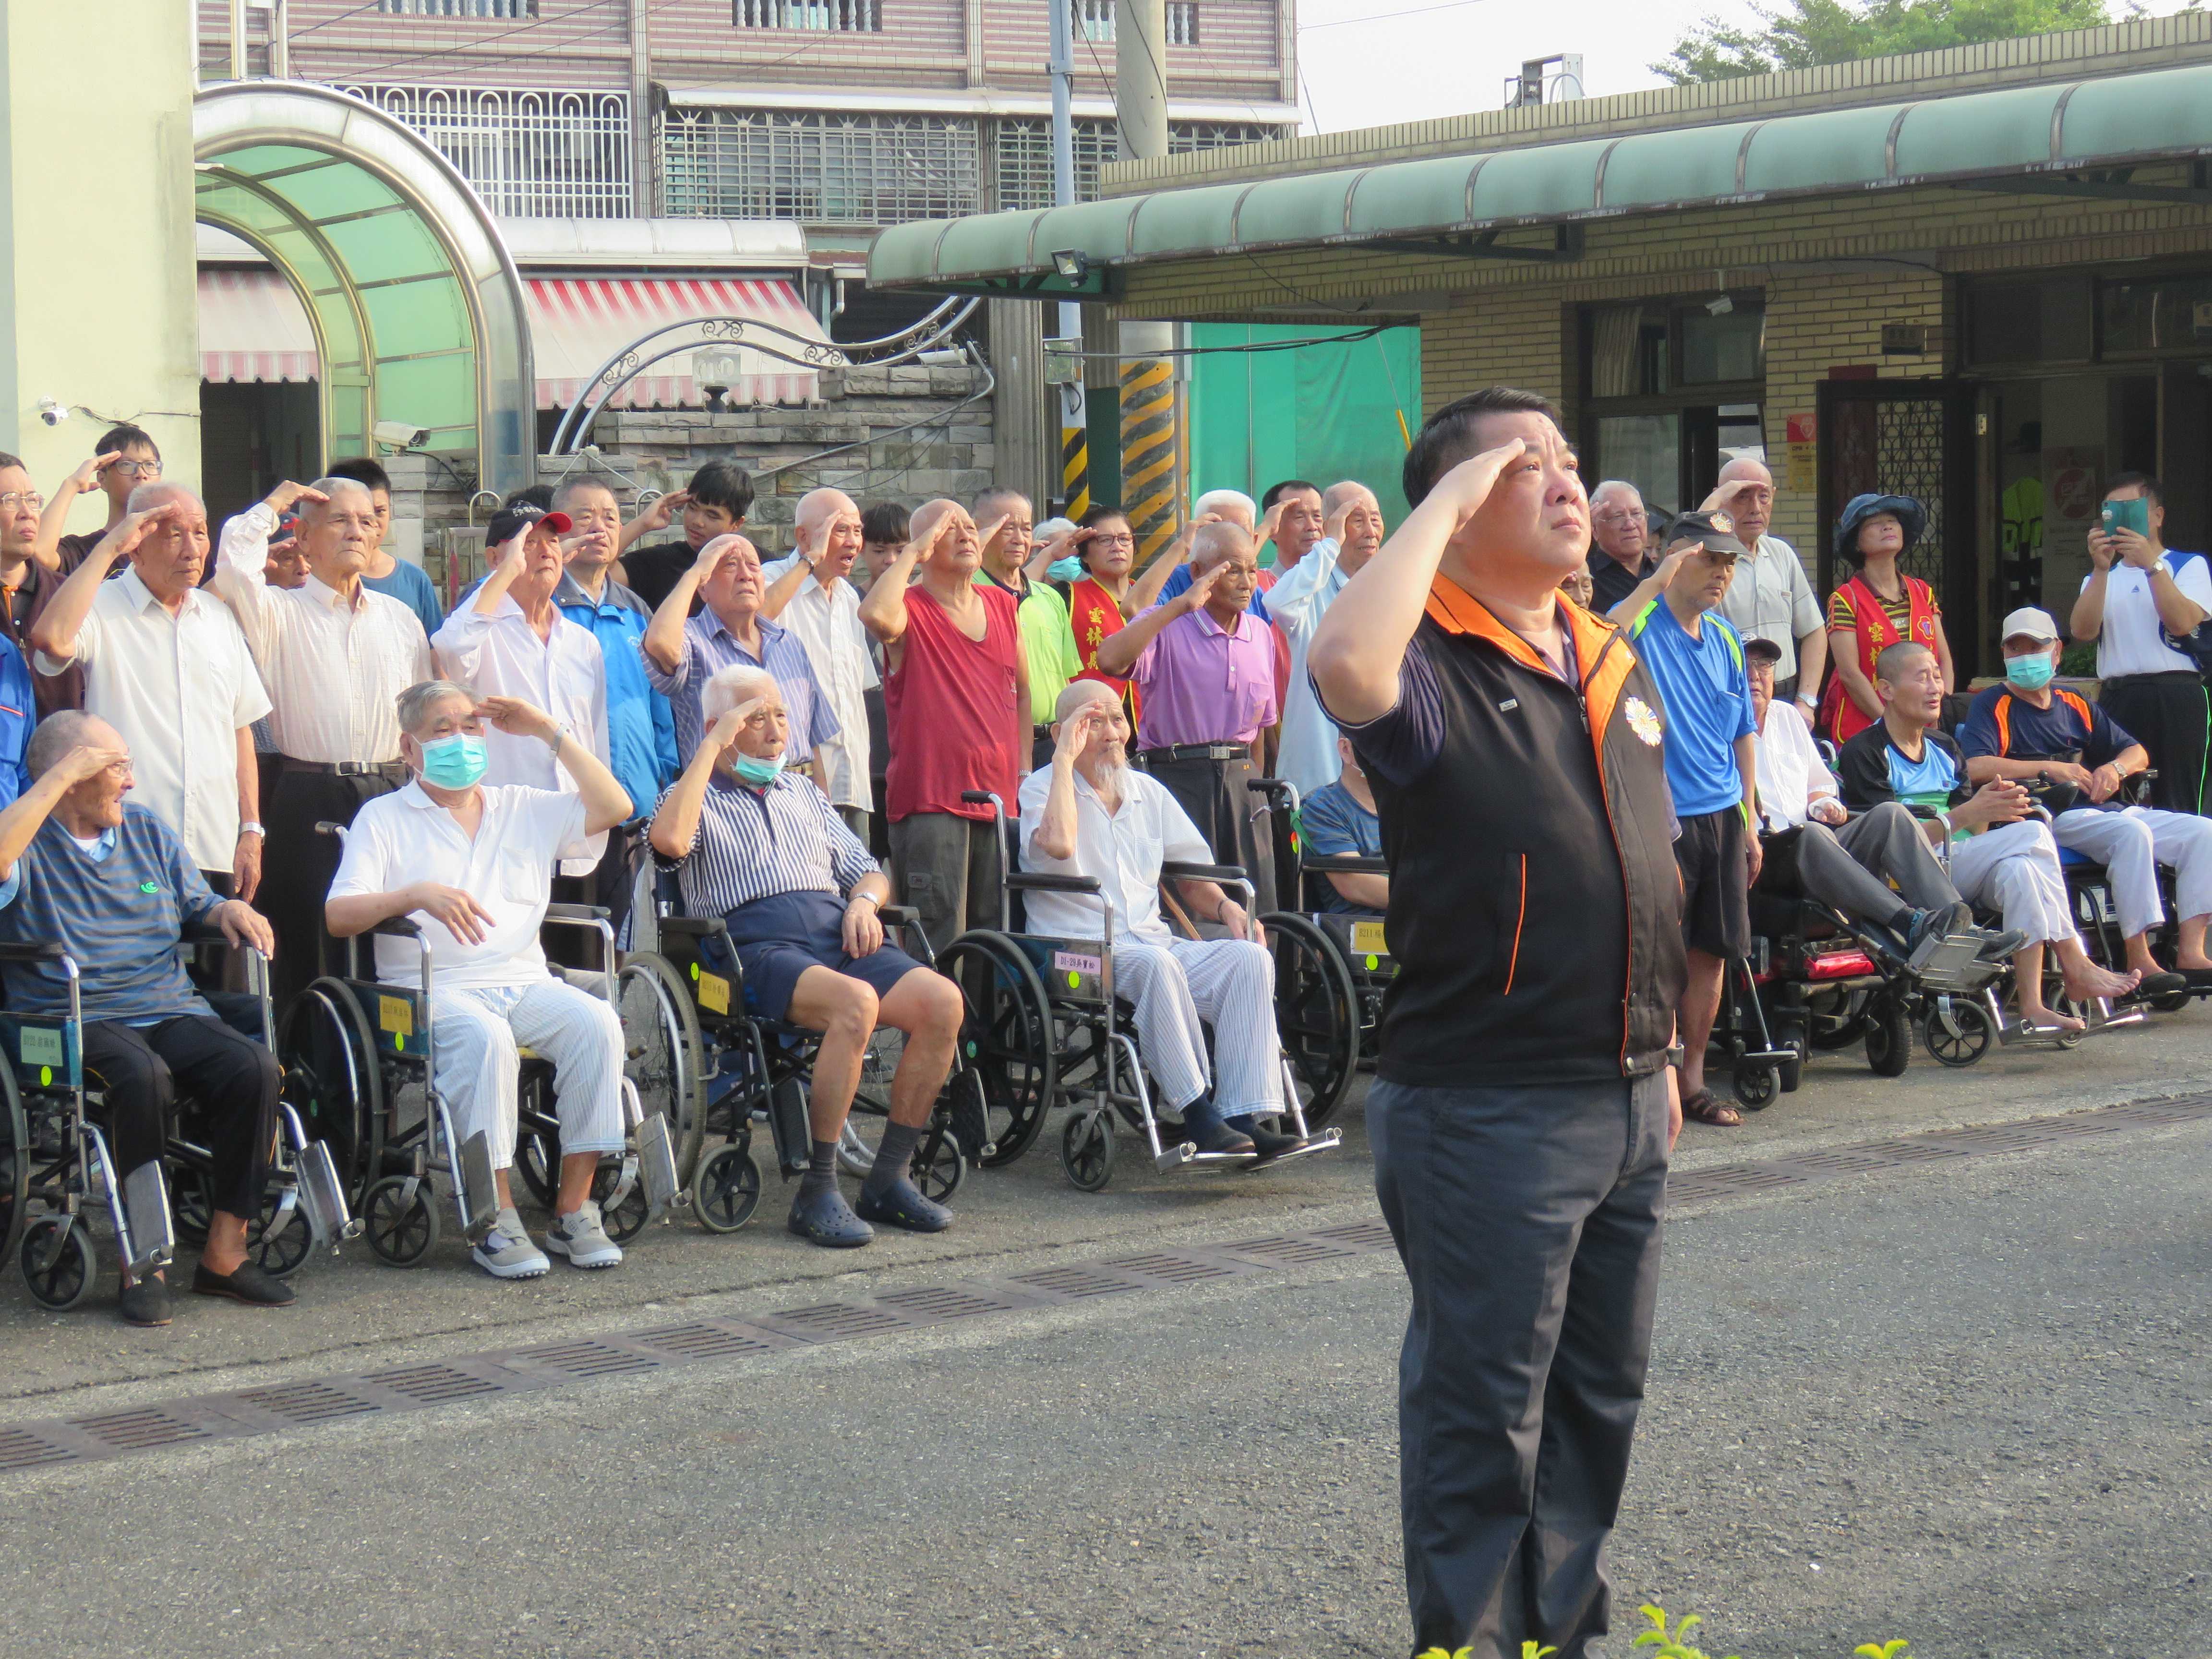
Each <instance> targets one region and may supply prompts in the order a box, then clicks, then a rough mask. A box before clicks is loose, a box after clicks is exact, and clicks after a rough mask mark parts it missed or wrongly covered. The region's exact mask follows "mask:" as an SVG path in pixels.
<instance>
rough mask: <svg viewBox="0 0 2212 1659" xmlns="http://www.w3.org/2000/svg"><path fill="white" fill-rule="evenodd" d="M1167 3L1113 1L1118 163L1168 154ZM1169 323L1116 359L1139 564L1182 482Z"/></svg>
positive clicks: (1124, 481) (1176, 509) (1133, 334)
mask: <svg viewBox="0 0 2212 1659" xmlns="http://www.w3.org/2000/svg"><path fill="white" fill-rule="evenodd" d="M1167 23H1168V15H1167V0H1115V8H1114V103H1115V110H1116V112H1118V114H1119V115H1120V118H1121V159H1122V160H1123V161H1156V160H1158V159H1160V158H1163V157H1164V156H1165V155H1167V153H1168V75H1167V62H1168V58H1167V52H1168V46H1167V37H1168V27H1167ZM1174 344H1175V325H1174V324H1172V323H1124V324H1122V325H1121V506H1122V507H1123V508H1124V509H1125V510H1126V511H1127V513H1128V516H1129V527H1130V529H1132V530H1133V531H1134V532H1136V537H1137V563H1138V565H1139V566H1140V567H1141V566H1142V565H1144V564H1145V563H1146V562H1149V561H1150V560H1151V559H1152V557H1153V556H1155V555H1157V554H1158V552H1159V551H1160V550H1162V549H1164V547H1166V546H1167V544H1169V542H1170V541H1171V540H1173V539H1174V538H1175V533H1176V520H1178V519H1179V518H1180V517H1181V510H1182V476H1181V474H1182V466H1181V460H1182V441H1181V439H1180V435H1179V430H1178V428H1179V427H1180V425H1181V422H1179V421H1178V419H1177V418H1176V416H1177V410H1176V376H1175V362H1174V359H1173V358H1171V357H1170V356H1168V355H1167V353H1168V351H1169V349H1170V348H1171V347H1172V346H1173V345H1174Z"/></svg>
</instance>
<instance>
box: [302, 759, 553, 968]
mask: <svg viewBox="0 0 2212 1659" xmlns="http://www.w3.org/2000/svg"><path fill="white" fill-rule="evenodd" d="M483 803H484V805H483V822H482V823H478V824H477V833H476V837H475V839H474V840H471V839H470V837H469V836H466V835H465V834H464V833H463V832H462V829H461V826H460V824H459V823H458V822H457V821H456V820H455V819H454V817H453V814H452V813H451V812H449V811H447V810H446V809H445V808H444V807H442V806H441V805H438V803H437V802H435V801H434V800H432V799H430V798H429V796H428V795H426V794H424V793H422V784H421V783H420V782H419V781H417V782H413V783H410V784H409V785H408V786H407V787H405V788H404V789H400V790H398V791H395V792H394V793H392V794H389V795H382V796H380V797H378V798H377V799H374V800H373V801H370V802H369V803H368V805H365V806H363V807H362V809H361V811H360V812H359V813H358V814H356V817H355V818H354V821H353V827H352V828H351V829H349V830H348V831H347V832H346V842H345V855H344V856H343V858H341V859H340V860H338V873H337V878H336V879H335V880H333V881H332V882H331V897H332V898H352V897H356V896H361V895H363V894H368V893H390V892H394V891H397V890H398V889H400V888H402V887H406V886H409V885H411V884H413V883H416V882H418V881H430V882H436V883H438V884H440V885H441V886H446V887H458V888H459V889H460V890H461V891H463V892H464V893H466V894H467V895H468V896H470V897H471V899H473V900H475V901H476V904H477V908H478V909H480V910H483V912H485V914H487V915H489V916H490V917H491V918H492V926H491V929H490V932H489V934H488V935H487V936H486V938H485V939H484V942H483V944H481V945H464V944H463V943H462V942H461V941H460V940H459V939H456V938H455V937H454V936H453V932H452V930H451V929H449V928H447V926H446V925H445V924H444V923H443V922H441V921H433V920H432V919H431V918H430V917H429V916H428V915H427V914H425V913H424V912H422V911H420V910H417V911H415V912H413V913H412V914H411V915H410V916H409V918H408V919H409V920H410V921H413V922H414V923H415V924H416V926H417V927H421V928H422V932H423V934H424V936H425V937H427V938H428V940H429V941H430V963H431V967H432V968H433V969H434V970H435V972H436V975H437V983H438V985H439V986H440V987H441V988H453V989H466V988H470V987H475V988H478V989H482V988H484V987H501V986H512V987H526V986H531V985H535V984H537V983H538V982H539V981H542V980H544V979H546V978H548V977H549V976H550V969H548V968H547V967H546V965H545V952H544V950H543V949H542V948H540V946H539V945H538V927H539V926H540V925H541V924H542V923H543V922H544V920H545V906H546V903H547V902H548V899H549V897H550V892H551V887H552V881H553V861H554V859H555V857H556V855H557V854H559V852H560V850H561V848H562V847H564V846H567V845H568V843H569V842H574V841H575V840H576V839H578V838H579V837H580V836H582V834H583V833H584V803H583V800H582V799H581V798H580V797H579V796H577V795H574V794H556V793H553V792H552V791H550V790H545V789H524V788H520V787H515V786H513V785H511V784H510V785H506V786H491V785H487V786H485V787H484V790H483ZM376 976H377V977H378V978H379V979H380V980H382V981H384V982H385V983H386V984H387V985H406V986H410V987H411V986H416V985H419V984H420V983H421V982H422V957H421V953H420V952H419V951H417V949H416V945H415V941H414V940H413V939H378V940H377V941H376Z"/></svg>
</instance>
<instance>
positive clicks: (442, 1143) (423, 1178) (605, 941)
mask: <svg viewBox="0 0 2212 1659" xmlns="http://www.w3.org/2000/svg"><path fill="white" fill-rule="evenodd" d="M316 829H318V831H319V832H320V833H322V834H325V835H337V836H343V833H344V830H343V826H342V825H338V824H335V823H319V824H318V825H317V826H316ZM545 921H546V923H547V924H548V925H550V926H554V927H578V928H583V929H586V930H587V931H592V932H596V933H598V934H599V945H600V949H601V951H602V955H601V956H600V957H599V960H600V961H601V962H602V963H605V964H608V965H607V966H606V967H605V968H603V969H600V970H598V971H589V970H582V969H573V970H567V973H566V975H565V976H566V977H568V979H569V980H570V982H572V983H576V982H579V981H585V982H587V983H588V986H589V988H591V989H592V990H594V991H595V992H597V993H598V994H599V995H601V996H603V997H604V998H605V1000H606V1001H607V1002H608V1004H609V1005H610V1006H611V1007H613V1008H614V1009H615V1011H616V1013H617V1018H618V1019H619V1020H620V1021H621V1023H622V1027H623V1056H624V1065H623V1079H622V1082H621V1091H622V1099H623V1123H624V1125H625V1138H626V1144H625V1146H624V1148H623V1152H621V1153H620V1154H619V1155H615V1154H609V1155H606V1156H605V1157H602V1158H601V1159H600V1160H599V1170H598V1172H597V1174H596V1175H595V1176H593V1178H592V1198H593V1199H594V1200H597V1201H598V1203H599V1208H600V1213H601V1218H602V1221H603V1223H604V1225H605V1228H606V1231H607V1236H608V1237H610V1238H611V1239H613V1240H614V1241H615V1242H616V1243H624V1244H626V1243H629V1241H630V1240H631V1239H633V1238H635V1237H637V1236H638V1234H640V1233H641V1232H642V1231H644V1230H645V1228H646V1227H647V1225H648V1224H649V1223H651V1222H653V1221H654V1220H657V1219H658V1218H659V1217H660V1216H661V1215H662V1214H663V1213H665V1212H666V1211H667V1210H668V1209H669V1208H670V1207H671V1206H680V1205H682V1204H684V1203H686V1202H688V1201H689V1200H688V1198H687V1196H686V1195H685V1194H684V1193H683V1192H682V1190H681V1188H680V1187H679V1185H678V1181H677V1177H676V1166H675V1158H674V1142H673V1139H672V1131H671V1124H672V1123H681V1122H682V1121H684V1119H685V1116H686V1115H687V1114H688V1113H691V1112H693V1111H695V1110H696V1107H695V1106H694V1105H693V1103H691V1101H690V1100H689V1099H688V1098H687V1097H685V1094H684V1091H685V1090H686V1089H687V1088H688V1087H690V1085H691V1084H692V1082H693V1080H694V1079H696V1077H697V1075H698V1073H697V1071H696V1064H695V1063H694V1062H695V1057H696V1048H690V1049H688V1050H687V1048H686V1046H685V1041H686V1037H687V1036H688V1033H687V1032H686V1031H685V1030H684V1027H683V1025H682V1023H681V1019H680V1008H671V1006H670V1004H669V1002H668V1000H667V996H668V989H667V987H669V986H670V985H671V983H673V982H674V981H675V975H674V972H673V970H672V969H670V968H669V967H668V965H667V964H666V963H665V962H660V961H659V960H658V959H657V958H654V957H651V956H650V955H649V954H638V955H633V956H632V957H630V958H629V961H628V962H626V963H623V966H622V967H621V968H620V969H616V968H614V967H613V966H612V965H611V964H613V963H615V961H616V960H617V953H616V951H615V944H614V930H613V928H612V927H611V926H610V925H609V923H608V921H607V912H606V911H605V909H604V908H600V907H599V906H596V905H582V904H555V905H549V906H547V907H546V911H545ZM377 938H386V939H409V940H411V941H413V943H414V945H415V946H416V952H417V959H418V961H419V963H420V977H419V980H418V982H417V983H416V984H415V985H412V986H400V985H387V984H385V983H383V982H382V981H380V980H378V979H377V978H376V977H375V975H374V962H373V961H372V962H370V963H368V971H366V972H364V971H363V963H362V946H363V945H365V944H366V943H367V942H368V941H370V940H373V939H377ZM340 952H341V962H340V971H339V972H337V973H336V974H330V973H325V974H324V975H321V976H319V977H318V978H316V979H315V980H313V981H311V982H310V983H309V984H308V985H307V987H306V988H305V989H303V990H302V991H301V993H300V994H299V995H298V996H296V997H295V998H294V999H293V1000H292V1003H291V1005H290V1006H289V1007H288V1008H287V1009H286V1010H285V1012H284V1019H283V1026H282V1028H281V1030H280V1036H281V1039H282V1046H281V1048H280V1049H279V1053H280V1054H282V1055H283V1058H284V1062H285V1094H286V1098H287V1099H288V1101H289V1102H290V1103H291V1104H292V1107H293V1109H295V1111H296V1112H297V1113H298V1115H300V1117H301V1119H302V1120H303V1121H306V1122H307V1124H309V1125H311V1126H313V1127H314V1129H315V1130H316V1131H317V1133H319V1136H320V1138H321V1139H322V1140H323V1141H325V1143H326V1144H327V1145H328V1146H330V1147H331V1152H332V1156H333V1158H334V1160H335V1163H336V1165H337V1173H338V1176H339V1178H340V1180H341V1182H343V1185H344V1187H345V1188H346V1189H347V1190H348V1191H349V1192H350V1193H351V1194H353V1204H354V1208H355V1210H356V1212H357V1213H358V1214H359V1215H360V1217H361V1219H362V1230H363V1235H364V1237H366V1238H367V1239H368V1247H369V1249H370V1250H371V1251H373V1252H374V1254H375V1255H376V1256H377V1258H378V1259H379V1260H380V1261H384V1262H386V1263H387V1264H388V1265H390V1266H392V1267H417V1266H420V1265H421V1264H422V1262H423V1261H426V1260H427V1259H428V1256H429V1255H430V1252H431V1250H432V1249H434V1248H435V1246H436V1244H437V1243H438V1239H439V1236H440V1233H441V1223H440V1218H439V1206H438V1203H437V1200H436V1192H435V1178H436V1177H439V1176H443V1177H445V1178H446V1179H447V1181H448V1182H450V1183H451V1185H452V1188H453V1204H454V1208H455V1211H456V1213H457V1215H458V1218H459V1222H460V1227H461V1232H462V1236H463V1237H465V1239H466V1240H467V1241H468V1242H469V1243H472V1244H473V1243H480V1242H481V1241H482V1240H483V1237H484V1236H485V1234H486V1233H488V1232H489V1231H490V1230H491V1226H492V1224H493V1222H494V1221H495V1219H496V1218H497V1214H498V1195H497V1183H496V1181H495V1172H494V1171H493V1169H492V1165H491V1150H490V1142H489V1137H488V1136H487V1135H486V1134H485V1133H484V1132H483V1131H482V1130H479V1131H477V1133H475V1134H472V1135H471V1136H470V1137H469V1138H468V1139H467V1140H465V1141H463V1140H461V1139H459V1136H458V1135H457V1134H456V1133H455V1132H454V1128H453V1114H452V1110H451V1109H450V1108H449V1106H448V1105H447V1102H446V1100H445V1098H444V1097H442V1096H441V1094H440V1093H439V1092H438V1091H437V1089H436V1088H435V1085H434V1084H433V1082H432V1079H433V1077H434V1075H435V1065H434V1062H435V1055H436V1052H437V1026H436V1020H435V1016H434V1014H433V1012H432V1006H431V1005H432V995H433V990H434V984H433V975H432V969H431V962H430V943H429V939H428V936H427V935H426V934H425V933H424V932H423V930H422V927H420V926H419V925H418V924H416V922H413V921H409V920H407V919H406V918H404V917H394V918H392V919H391V920H389V921H383V922H380V923H379V924H378V925H377V926H376V927H373V928H371V929H369V930H368V932H366V933H362V934H359V935H357V936H356V937H355V938H353V939H346V940H343V941H342V942H340ZM328 965H329V963H328V959H327V955H326V957H325V963H324V966H325V967H327V966H328ZM555 971H556V973H558V972H562V970H560V969H556V970H555ZM641 1079H643V1081H644V1083H645V1084H646V1085H647V1086H648V1087H650V1088H651V1089H652V1090H653V1109H650V1110H648V1109H647V1108H646V1106H645V1105H644V1103H643V1102H644V1094H643V1092H642V1091H641V1086H640V1081H641ZM560 1170H561V1128H560V1121H559V1119H558V1117H557V1116H556V1115H555V1112H554V1107H553V1066H552V1063H551V1062H550V1061H549V1060H546V1059H544V1057H543V1056H542V1055H539V1054H534V1053H532V1051H531V1050H530V1049H528V1048H524V1049H523V1050H522V1051H521V1055H520V1075H519V1079H518V1084H517V1121H516V1133H515V1146H514V1170H513V1173H514V1174H515V1175H516V1176H520V1178H521V1181H522V1182H523V1184H524V1186H525V1187H526V1188H527V1189H528V1191H529V1192H530V1193H531V1194H532V1196H533V1197H534V1198H535V1199H536V1200H538V1203H539V1204H541V1205H544V1206H549V1207H550V1205H551V1204H552V1202H553V1200H554V1196H555V1194H556V1188H557V1187H558V1185H559V1181H560Z"/></svg>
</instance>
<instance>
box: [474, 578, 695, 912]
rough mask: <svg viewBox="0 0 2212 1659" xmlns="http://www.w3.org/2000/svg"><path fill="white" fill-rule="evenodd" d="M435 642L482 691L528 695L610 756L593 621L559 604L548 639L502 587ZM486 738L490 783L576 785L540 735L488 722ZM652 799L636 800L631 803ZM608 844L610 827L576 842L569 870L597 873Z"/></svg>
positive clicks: (639, 806) (602, 664)
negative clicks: (495, 599) (585, 623)
mask: <svg viewBox="0 0 2212 1659" xmlns="http://www.w3.org/2000/svg"><path fill="white" fill-rule="evenodd" d="M430 643H431V645H432V647H435V649H436V651H437V653H438V657H439V660H440V661H441V662H442V663H443V664H444V665H445V667H446V671H447V673H449V674H451V675H452V676H453V678H454V679H456V680H458V681H459V683H460V684H463V685H465V686H467V687H468V688H469V690H471V691H473V692H475V693H476V694H477V696H479V697H520V699H521V700H522V701H523V702H526V703H528V704H529V705H530V706H531V707H532V708H538V709H543V710H544V712H545V713H546V714H550V715H551V716H552V718H553V722H554V724H555V725H556V726H559V727H560V728H561V730H562V733H563V734H565V735H566V736H567V738H568V741H569V742H571V743H574V744H580V745H581V746H582V747H584V748H586V749H588V750H591V751H592V753H593V754H594V755H597V756H598V757H599V758H600V759H601V760H602V761H604V760H605V759H606V757H607V663H606V657H605V654H604V653H602V652H601V651H600V649H599V640H598V638H597V637H596V636H594V635H593V634H592V631H591V629H587V628H582V627H579V626H578V625H577V624H576V623H572V622H570V621H569V620H568V617H564V616H562V614H561V612H560V611H559V609H558V608H557V607H556V609H555V611H554V612H553V628H552V631H551V632H550V634H549V635H547V636H546V637H545V638H544V639H540V638H538V630H537V629H534V628H532V626H531V625H530V619H529V618H528V617H526V616H524V615H523V614H522V607H521V606H520V605H517V604H516V603H515V602H514V599H513V597H512V596H511V595H502V596H501V599H500V602H499V606H498V608H497V609H496V610H495V611H493V612H492V613H491V614H490V615H489V616H484V615H483V614H481V613H480V612H479V611H477V608H476V606H475V605H474V604H473V603H472V602H470V601H466V600H465V601H464V602H463V604H462V605H461V606H460V608H459V610H457V611H454V612H453V615H451V616H450V617H447V618H446V620H445V622H444V623H443V624H442V625H441V627H440V628H439V629H438V632H437V634H436V635H435V637H434V638H433V639H432V640H431V641H430ZM483 740H484V754H485V757H486V760H487V762H488V764H487V766H486V768H485V770H484V776H483V781H485V782H486V783H491V784H520V786H521V787H524V788H526V789H545V790H550V791H552V792H553V793H556V794H569V795H573V794H574V793H576V784H575V781H574V779H573V778H571V777H570V776H569V775H568V771H567V770H566V769H564V768H563V767H562V765H561V763H559V762H558V761H556V759H554V757H553V750H552V749H551V748H550V746H549V745H548V744H544V743H543V742H541V741H539V740H538V738H517V737H510V736H509V735H508V734H507V733H506V732H499V731H495V730H493V729H492V728H491V726H489V724H487V725H486V726H485V728H484V734H483ZM650 805H651V803H650V802H648V801H632V802H631V803H630V810H631V811H634V812H636V811H645V810H647V808H648V807H649V806H650ZM606 849H607V838H606V836H605V835H604V834H600V835H597V836H588V837H586V838H585V839H584V840H582V841H580V842H577V843H576V845H574V847H571V848H568V851H567V855H566V856H565V857H564V858H563V859H562V864H561V873H562V875H564V876H580V875H586V874H589V873H590V872H591V871H592V869H593V868H595V867H596V866H598V864H599V855H600V854H603V853H605V851H606Z"/></svg>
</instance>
